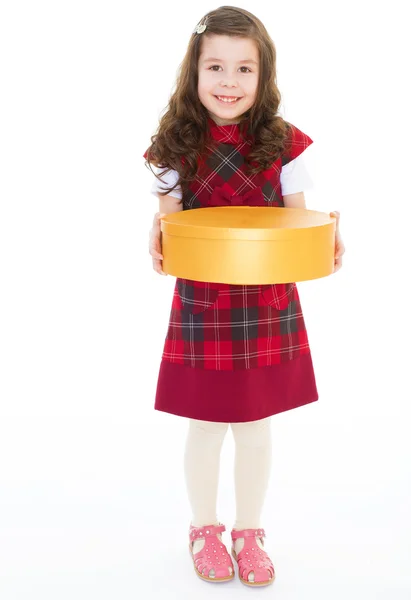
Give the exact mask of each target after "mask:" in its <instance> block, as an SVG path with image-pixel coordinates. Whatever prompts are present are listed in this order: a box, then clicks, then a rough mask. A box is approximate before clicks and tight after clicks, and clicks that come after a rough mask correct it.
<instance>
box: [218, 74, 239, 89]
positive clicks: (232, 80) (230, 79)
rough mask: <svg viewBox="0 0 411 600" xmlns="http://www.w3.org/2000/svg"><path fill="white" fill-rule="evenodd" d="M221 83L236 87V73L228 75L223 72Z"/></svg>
mask: <svg viewBox="0 0 411 600" xmlns="http://www.w3.org/2000/svg"><path fill="white" fill-rule="evenodd" d="M221 84H222V85H224V86H230V87H237V85H238V82H237V78H236V75H230V74H229V73H225V74H224V77H222V78H221Z"/></svg>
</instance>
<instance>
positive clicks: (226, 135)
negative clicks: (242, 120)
mask: <svg viewBox="0 0 411 600" xmlns="http://www.w3.org/2000/svg"><path fill="white" fill-rule="evenodd" d="M208 126H209V130H210V134H211V136H212V138H213V139H214V140H216V141H217V142H220V143H221V144H238V143H239V142H241V140H242V138H241V134H240V124H239V123H233V124H231V125H217V123H216V122H215V121H213V119H212V118H211V117H208ZM245 133H247V126H246V130H245Z"/></svg>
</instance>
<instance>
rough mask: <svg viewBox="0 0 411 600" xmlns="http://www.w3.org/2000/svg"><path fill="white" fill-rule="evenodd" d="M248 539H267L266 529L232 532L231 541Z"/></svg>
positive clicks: (234, 530)
mask: <svg viewBox="0 0 411 600" xmlns="http://www.w3.org/2000/svg"><path fill="white" fill-rule="evenodd" d="M246 537H266V535H265V531H264V529H261V528H260V529H239V530H236V529H233V530H232V531H231V539H232V540H237V539H238V538H246Z"/></svg>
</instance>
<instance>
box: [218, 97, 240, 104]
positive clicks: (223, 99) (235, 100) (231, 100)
mask: <svg viewBox="0 0 411 600" xmlns="http://www.w3.org/2000/svg"><path fill="white" fill-rule="evenodd" d="M217 98H218V99H219V100H221V101H222V102H229V103H231V102H237V100H238V98H231V99H229V98H222V97H221V96H217Z"/></svg>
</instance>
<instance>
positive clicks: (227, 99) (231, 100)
mask: <svg viewBox="0 0 411 600" xmlns="http://www.w3.org/2000/svg"><path fill="white" fill-rule="evenodd" d="M214 98H216V99H217V100H218V102H219V103H220V104H237V102H238V101H239V100H241V97H237V96H214Z"/></svg>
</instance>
